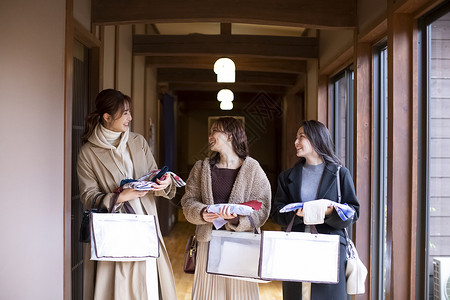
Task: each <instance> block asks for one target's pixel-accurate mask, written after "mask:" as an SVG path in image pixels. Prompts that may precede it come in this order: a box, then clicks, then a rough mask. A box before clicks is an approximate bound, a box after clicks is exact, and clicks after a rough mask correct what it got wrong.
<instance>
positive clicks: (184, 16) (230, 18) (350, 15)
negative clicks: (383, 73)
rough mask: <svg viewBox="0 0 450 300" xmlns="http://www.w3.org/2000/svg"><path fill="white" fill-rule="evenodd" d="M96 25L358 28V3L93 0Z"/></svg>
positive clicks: (348, 0)
mask: <svg viewBox="0 0 450 300" xmlns="http://www.w3.org/2000/svg"><path fill="white" fill-rule="evenodd" d="M92 20H93V22H94V24H97V25H100V24H104V25H107V24H121V23H173V22H176V23H188V22H218V23H249V24H263V25H279V26H295V27H309V28H318V29H329V28H342V29H344V28H356V21H357V17H356V0H340V1H336V0H314V1H311V0H283V1H279V0H247V1H240V0H228V1H222V0H196V1H195V3H194V2H193V1H185V0H165V1H156V0H127V1H123V0H108V1H105V0H93V1H92Z"/></svg>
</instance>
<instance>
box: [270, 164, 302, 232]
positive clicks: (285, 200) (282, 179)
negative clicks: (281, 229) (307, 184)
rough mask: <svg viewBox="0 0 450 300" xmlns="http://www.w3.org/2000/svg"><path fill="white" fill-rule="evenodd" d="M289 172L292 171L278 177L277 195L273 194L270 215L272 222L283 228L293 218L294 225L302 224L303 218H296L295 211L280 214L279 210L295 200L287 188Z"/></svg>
mask: <svg viewBox="0 0 450 300" xmlns="http://www.w3.org/2000/svg"><path fill="white" fill-rule="evenodd" d="M291 171H292V169H290V170H288V171H285V172H282V173H281V174H280V175H279V176H278V185H277V193H276V194H275V199H274V201H273V206H272V213H271V217H272V220H273V221H274V222H275V223H277V224H278V225H281V226H285V227H286V226H288V225H289V223H290V222H291V220H292V218H293V217H294V216H295V218H294V225H298V224H303V218H302V217H299V216H296V215H295V213H296V212H295V211H291V212H287V213H280V209H281V208H283V207H284V206H286V205H288V204H289V203H293V200H292V199H295V198H294V197H293V195H291V194H290V192H289V189H288V187H287V183H288V175H289V174H290V172H291Z"/></svg>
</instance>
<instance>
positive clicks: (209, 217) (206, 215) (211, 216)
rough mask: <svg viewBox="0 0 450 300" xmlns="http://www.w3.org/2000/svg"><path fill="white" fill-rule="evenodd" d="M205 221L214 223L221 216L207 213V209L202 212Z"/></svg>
mask: <svg viewBox="0 0 450 300" xmlns="http://www.w3.org/2000/svg"><path fill="white" fill-rule="evenodd" d="M202 217H203V220H205V221H206V222H209V223H212V221H214V220H215V219H217V218H218V217H219V214H216V213H210V212H207V211H206V209H204V210H203V212H202Z"/></svg>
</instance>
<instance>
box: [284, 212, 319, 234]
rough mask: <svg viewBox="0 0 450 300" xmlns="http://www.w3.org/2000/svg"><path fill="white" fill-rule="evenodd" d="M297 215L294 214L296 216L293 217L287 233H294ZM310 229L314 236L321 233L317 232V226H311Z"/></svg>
mask: <svg viewBox="0 0 450 300" xmlns="http://www.w3.org/2000/svg"><path fill="white" fill-rule="evenodd" d="M295 216H296V214H294V216H292V220H291V222H289V225H288V227H287V228H286V232H287V233H289V232H291V231H292V226H294V219H295ZM309 228H311V233H312V234H318V233H319V232H318V231H317V228H316V225H309Z"/></svg>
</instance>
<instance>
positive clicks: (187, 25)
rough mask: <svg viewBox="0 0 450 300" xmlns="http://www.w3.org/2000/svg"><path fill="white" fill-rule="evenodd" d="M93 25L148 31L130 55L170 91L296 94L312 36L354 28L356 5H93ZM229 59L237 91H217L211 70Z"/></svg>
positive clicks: (326, 1) (313, 53)
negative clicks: (141, 58)
mask: <svg viewBox="0 0 450 300" xmlns="http://www.w3.org/2000/svg"><path fill="white" fill-rule="evenodd" d="M92 17H93V22H94V24H97V25H111V24H138V23H141V24H142V23H143V24H147V25H149V26H151V28H152V29H153V30H152V34H148V35H135V36H134V37H133V53H134V55H139V56H145V57H146V63H147V65H149V66H153V67H155V68H157V74H158V82H159V84H160V85H163V86H166V87H167V88H169V89H170V90H172V91H181V90H187V91H195V90H198V91H214V90H218V89H220V88H222V87H223V86H228V87H229V88H230V87H231V88H232V89H233V90H234V91H242V92H253V91H259V90H265V91H268V92H271V93H276V94H285V93H287V92H296V90H298V89H301V88H302V87H303V86H304V85H303V84H302V82H303V81H304V80H305V79H304V78H305V76H304V75H305V73H306V61H307V60H308V59H317V58H318V53H319V43H318V38H317V34H316V31H315V29H348V28H354V27H355V22H356V1H355V0H342V1H336V0H314V1H311V0H282V1H280V0H247V1H242V0H227V1H218V0H195V1H188V0H184V1H180V0H165V1H155V0H93V3H92ZM220 57H229V58H231V59H232V60H233V61H234V62H235V64H236V83H233V84H218V83H217V82H216V75H215V74H214V72H213V65H214V62H215V61H216V60H217V59H218V58H220Z"/></svg>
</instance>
